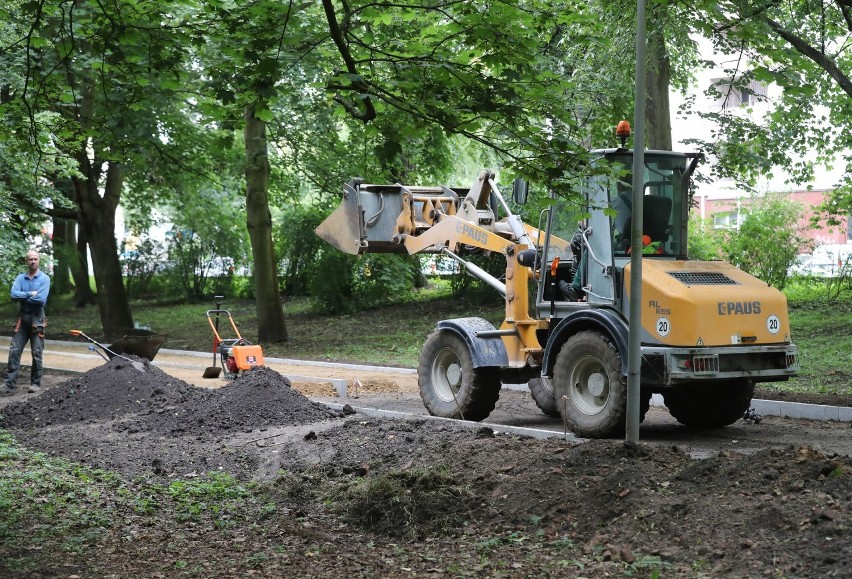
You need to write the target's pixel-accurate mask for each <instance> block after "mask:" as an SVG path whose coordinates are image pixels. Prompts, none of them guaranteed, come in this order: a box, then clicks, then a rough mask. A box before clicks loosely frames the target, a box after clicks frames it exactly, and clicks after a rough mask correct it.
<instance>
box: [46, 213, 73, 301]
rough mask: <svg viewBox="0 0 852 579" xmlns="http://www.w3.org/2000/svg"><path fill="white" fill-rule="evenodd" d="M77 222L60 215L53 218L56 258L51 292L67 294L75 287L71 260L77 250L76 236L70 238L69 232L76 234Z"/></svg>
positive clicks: (54, 252) (54, 253)
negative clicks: (72, 281) (71, 273)
mask: <svg viewBox="0 0 852 579" xmlns="http://www.w3.org/2000/svg"><path fill="white" fill-rule="evenodd" d="M75 225H76V223H75V222H74V221H70V220H68V219H62V218H60V217H54V218H53V256H54V258H55V259H56V261H55V262H54V267H53V277H52V278H51V280H50V291H51V293H56V294H57V295H60V294H67V293H71V291H72V290H73V289H74V286H73V284H72V283H71V275H70V272H71V260H73V259H74V257H75V253H76V251H77V249H76V247H74V238H73V237H71V238H70V239H69V237H68V233H69V231H70V232H71V235H72V236H73V234H74V227H75Z"/></svg>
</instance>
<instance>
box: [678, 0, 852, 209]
mask: <svg viewBox="0 0 852 579" xmlns="http://www.w3.org/2000/svg"><path fill="white" fill-rule="evenodd" d="M691 8H692V14H691V15H690V20H691V21H692V25H693V26H695V27H696V28H697V31H698V32H699V33H701V34H702V35H704V36H706V37H708V38H712V39H713V41H714V46H715V48H716V49H717V50H718V51H719V52H721V53H722V54H723V55H725V56H723V57H721V58H718V59H717V60H716V62H715V63H713V65H714V66H715V65H718V64H719V63H720V62H727V63H729V64H727V65H725V70H724V73H723V74H724V76H726V77H727V78H729V79H731V81H732V86H733V87H734V88H735V89H741V88H748V87H749V85H750V83H752V82H757V83H760V84H762V85H764V86H768V85H774V86H776V87H778V88H779V89H780V96H779V97H778V98H774V99H773V100H772V102H771V103H770V105H771V106H770V109H769V110H768V112H767V113H766V114H764V115H763V116H761V117H760V118H757V119H755V118H753V117H752V116H751V115H743V114H740V113H739V112H738V111H737V109H738V108H739V107H738V106H732V105H731V104H730V100H728V101H727V102H728V104H727V105H726V106H724V107H723V108H722V109H721V110H720V111H715V112H707V113H703V114H702V116H704V117H706V118H708V119H710V120H711V121H713V122H714V123H715V124H716V127H717V130H716V131H713V133H712V134H711V135H708V136H707V137H706V138H702V139H697V141H698V142H700V146H701V148H702V149H703V150H705V151H706V152H708V153H710V154H712V155H714V156H715V157H717V159H718V161H719V164H718V165H717V166H716V172H717V175H719V176H725V177H733V178H735V179H738V180H739V181H740V182H742V183H744V184H747V185H754V184H755V183H756V180H757V178H759V177H761V176H764V175H767V174H772V173H773V172H774V171H775V170H776V168H777V167H782V168H783V169H784V170H785V172H787V173H788V174H789V175H790V182H791V183H808V182H810V181H811V180H812V179H813V176H814V167H815V165H817V164H823V165H829V166H831V165H836V164H837V163H848V162H849V158H848V155H847V152H848V150H849V135H850V133H852V114H850V111H851V110H852V109H850V103H851V102H852V99H850V97H852V78H850V75H849V71H850V70H852V56H850V53H849V51H848V50H846V49H845V45H846V42H847V40H848V37H849V34H850V32H852V20H850V18H849V14H848V8H846V7H845V6H844V3H843V2H822V3H819V2H817V3H814V2H808V1H805V0H794V1H792V2H784V3H776V2H768V3H767V2H759V1H755V0H751V1H745V2H743V1H740V0H725V1H716V0H713V1H708V2H698V3H693V5H692V6H691ZM710 92H711V94H710V95H709V96H711V97H712V98H714V99H716V98H718V99H725V98H729V96H730V95H729V91H728V89H727V87H726V86H723V87H721V90H720V89H719V88H711V89H710ZM850 175H852V173H850V172H849V171H847V172H846V174H845V175H844V176H843V177H842V186H840V187H838V188H837V192H838V196H839V197H841V198H843V199H844V202H843V203H841V204H839V205H835V206H834V209H835V210H836V209H840V210H842V211H843V212H846V211H848V209H849V191H850Z"/></svg>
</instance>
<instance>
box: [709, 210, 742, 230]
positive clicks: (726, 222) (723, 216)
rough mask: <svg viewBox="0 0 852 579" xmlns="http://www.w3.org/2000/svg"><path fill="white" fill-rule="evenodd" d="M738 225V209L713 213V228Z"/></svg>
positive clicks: (727, 227) (726, 227)
mask: <svg viewBox="0 0 852 579" xmlns="http://www.w3.org/2000/svg"><path fill="white" fill-rule="evenodd" d="M737 225H739V213H737V212H736V211H725V212H724V213H714V214H713V229H732V228H736V227H737Z"/></svg>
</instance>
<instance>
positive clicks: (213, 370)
mask: <svg viewBox="0 0 852 579" xmlns="http://www.w3.org/2000/svg"><path fill="white" fill-rule="evenodd" d="M213 299H214V300H215V301H216V331H215V334H216V337H215V338H214V339H213V365H212V366H207V367H206V368H205V369H204V374H203V375H202V376H201V377H202V378H218V377H219V374H221V373H222V368H220V367H219V366H217V365H216V350H217V349H218V347H219V310H221V309H222V301H223V300H224V299H225V298H224V296H215V297H214V298H213Z"/></svg>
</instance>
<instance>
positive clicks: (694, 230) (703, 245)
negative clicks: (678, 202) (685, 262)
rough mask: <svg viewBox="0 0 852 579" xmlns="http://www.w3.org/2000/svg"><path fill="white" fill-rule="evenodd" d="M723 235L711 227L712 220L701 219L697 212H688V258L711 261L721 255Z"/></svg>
mask: <svg viewBox="0 0 852 579" xmlns="http://www.w3.org/2000/svg"><path fill="white" fill-rule="evenodd" d="M722 242H723V235H722V233H721V232H720V231H718V230H716V229H714V228H713V220H712V219H710V218H707V219H701V217H700V216H699V215H698V213H697V212H695V211H692V212H690V214H689V237H688V239H687V254H688V255H689V258H690V259H696V260H699V261H712V260H714V259H720V258H721V256H722Z"/></svg>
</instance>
